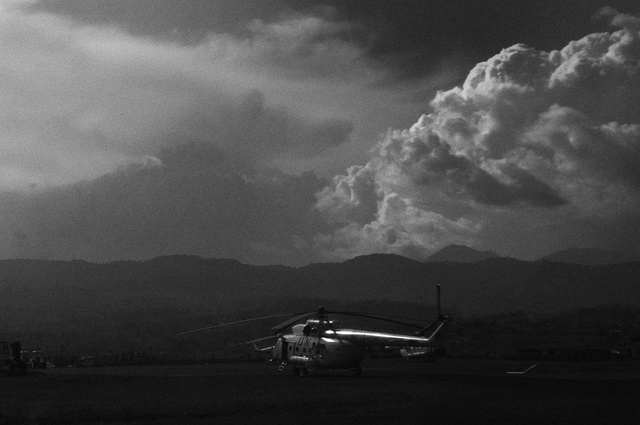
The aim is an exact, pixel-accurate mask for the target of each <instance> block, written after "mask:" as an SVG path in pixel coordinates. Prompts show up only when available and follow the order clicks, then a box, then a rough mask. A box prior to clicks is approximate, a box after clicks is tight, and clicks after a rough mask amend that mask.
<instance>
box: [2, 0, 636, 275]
mask: <svg viewBox="0 0 640 425" xmlns="http://www.w3.org/2000/svg"><path fill="white" fill-rule="evenodd" d="M0 57H2V61H1V62H0V74H1V75H0V92H1V93H2V97H0V236H1V237H0V259H9V258H33V259H51V260H71V259H80V260H86V261H92V262H109V261H116V260H146V259H150V258H154V257H157V256H162V255H173V254H187V255H198V256H202V257H206V258H233V259H237V260H239V261H241V262H244V263H249V264H282V265H288V266H302V265H306V264H310V263H314V262H334V261H344V260H347V259H350V258H353V257H355V256H358V255H366V254H372V253H393V254H398V255H403V256H406V257H410V258H414V259H417V260H424V259H426V258H427V257H428V256H429V255H431V254H433V253H435V252H436V251H438V250H439V249H442V248H443V247H445V246H447V245H450V244H464V245H467V246H470V247H472V248H476V249H481V250H492V251H494V252H496V253H498V254H500V255H503V256H509V257H514V258H520V259H525V260H533V259H536V258H539V257H541V256H544V255H548V254H550V253H553V252H556V251H558V250H562V249H566V248H569V247H578V248H602V249H608V250H614V251H619V252H622V253H626V254H629V255H632V256H634V257H635V258H640V5H638V4H637V2H636V1H600V0H583V1H574V0H569V1H562V2H558V1H555V0H554V1H548V0H539V1H525V0H523V1H507V0H495V1H490V0H488V1H477V2H470V1H460V0H447V1H439V0H431V1H422V2H414V1H391V0H387V1H383V0H369V1H364V0H363V1H358V0H353V1H316V0H296V1H294V0H244V1H238V0H219V1H213V0H190V1H183V0H136V1H128V0H40V1H37V0H0Z"/></svg>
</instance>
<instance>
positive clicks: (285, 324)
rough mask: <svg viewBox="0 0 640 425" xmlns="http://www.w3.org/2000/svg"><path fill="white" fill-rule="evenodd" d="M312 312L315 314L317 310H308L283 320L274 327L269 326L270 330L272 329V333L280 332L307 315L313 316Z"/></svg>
mask: <svg viewBox="0 0 640 425" xmlns="http://www.w3.org/2000/svg"><path fill="white" fill-rule="evenodd" d="M314 314H317V311H308V312H306V313H302V314H299V315H298V316H296V317H293V318H291V319H289V320H287V321H285V322H282V323H280V324H279V325H276V326H274V327H272V328H271V330H272V331H274V332H273V333H275V334H279V333H281V332H282V331H283V330H284V329H286V328H288V327H289V326H291V325H293V324H295V323H297V322H299V321H301V320H303V319H306V318H307V317H309V316H313V315H314Z"/></svg>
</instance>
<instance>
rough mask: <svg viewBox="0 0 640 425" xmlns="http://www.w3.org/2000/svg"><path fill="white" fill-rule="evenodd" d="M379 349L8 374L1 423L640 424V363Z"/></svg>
mask: <svg viewBox="0 0 640 425" xmlns="http://www.w3.org/2000/svg"><path fill="white" fill-rule="evenodd" d="M533 364H534V362H504V361H478V360H448V359H443V360H439V361H437V362H435V363H417V362H416V363H401V362H400V361H399V360H397V359H394V360H390V359H386V360H370V361H368V362H367V363H366V364H365V372H364V374H363V375H362V376H361V377H359V378H357V377H353V376H352V375H351V374H350V373H347V372H327V373H317V374H310V375H309V376H307V377H304V378H300V377H297V376H292V375H291V374H290V373H287V371H285V372H282V373H279V372H277V369H276V368H275V366H274V365H272V364H269V363H253V364H211V365H190V366H144V367H108V368H107V367H105V368H84V369H71V368H60V369H50V370H47V371H44V372H39V373H32V374H30V375H29V376H26V377H8V376H7V377H5V376H0V424H2V425H4V424H11V425H14V424H48V425H49V424H109V425H114V424H127V425H135V424H210V423H215V424H220V423H222V424H224V423H268V424H284V423H296V424H327V425H333V424H346V423H349V424H353V423H366V424H376V423H379V424H394V423H398V424H410V423H427V421H428V422H432V423H434V424H438V425H442V424H474V425H475V424H488V423H491V424H545V425H546V424H637V423H640V407H639V406H640V363H639V362H618V363H546V362H543V363H540V365H539V366H538V367H536V368H534V369H533V370H531V371H530V372H529V373H527V374H525V375H512V374H507V372H509V371H522V370H524V369H526V368H527V367H529V366H531V365H533Z"/></svg>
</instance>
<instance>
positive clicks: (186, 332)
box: [175, 314, 291, 336]
mask: <svg viewBox="0 0 640 425" xmlns="http://www.w3.org/2000/svg"><path fill="white" fill-rule="evenodd" d="M285 316H291V314H276V315H273V316H262V317H253V318H251V319H244V320H237V321H235V322H227V323H220V324H217V325H212V326H205V327H204V328H198V329H192V330H190V331H184V332H178V333H177V334H175V336H178V335H185V334H190V333H194V332H201V331H206V330H209V329H215V328H221V327H224V326H231V325H238V324H240V323H249V322H256V321H258V320H266V319H275V318H276V317H285Z"/></svg>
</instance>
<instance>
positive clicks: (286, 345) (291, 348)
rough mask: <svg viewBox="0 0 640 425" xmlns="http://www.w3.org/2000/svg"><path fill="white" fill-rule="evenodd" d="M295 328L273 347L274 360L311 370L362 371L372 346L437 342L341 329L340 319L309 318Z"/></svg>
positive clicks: (415, 344)
mask: <svg viewBox="0 0 640 425" xmlns="http://www.w3.org/2000/svg"><path fill="white" fill-rule="evenodd" d="M292 331H293V333H291V334H285V335H282V336H280V337H279V338H278V339H277V341H276V343H275V344H274V345H273V347H271V355H272V359H273V360H275V361H278V362H279V363H281V365H285V366H286V365H287V364H289V363H290V364H292V365H294V367H300V368H304V369H307V370H317V369H354V370H358V369H359V366H360V364H361V363H362V361H363V360H364V358H365V354H366V350H367V348H368V347H372V346H407V345H411V346H416V347H427V346H431V345H433V343H434V341H433V339H432V338H424V337H421V336H413V335H402V334H391V333H384V332H372V331H364V330H357V329H340V328H339V327H338V323H337V322H333V321H322V320H308V321H307V323H306V324H298V325H295V326H293V329H292Z"/></svg>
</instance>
